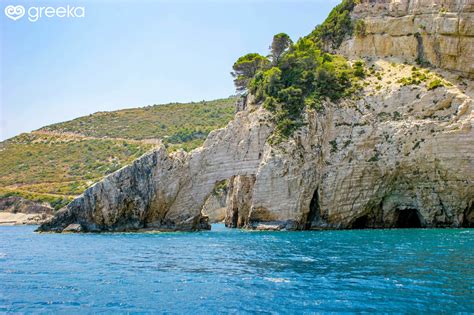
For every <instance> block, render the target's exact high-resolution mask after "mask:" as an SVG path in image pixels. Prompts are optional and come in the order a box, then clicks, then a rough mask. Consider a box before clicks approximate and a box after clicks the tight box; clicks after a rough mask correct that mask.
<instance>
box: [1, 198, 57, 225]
mask: <svg viewBox="0 0 474 315" xmlns="http://www.w3.org/2000/svg"><path fill="white" fill-rule="evenodd" d="M53 213H54V209H53V208H51V207H50V206H49V205H48V204H46V203H41V202H35V201H31V200H27V199H24V198H21V197H17V196H10V197H4V198H0V225H22V224H41V223H43V222H45V221H47V220H48V219H51V217H52V216H53Z"/></svg>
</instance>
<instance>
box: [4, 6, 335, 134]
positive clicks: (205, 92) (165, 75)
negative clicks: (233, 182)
mask: <svg viewBox="0 0 474 315" xmlns="http://www.w3.org/2000/svg"><path fill="white" fill-rule="evenodd" d="M337 3H339V0H240V1H238V0H204V1H198V0H194V1H191V0H187V1H184V0H162V1H151V0H134V1H132V0H129V1H120V0H119V1H112V0H95V1H74V0H69V1H64V0H58V1H41V0H37V1H16V0H0V4H1V5H0V8H1V12H0V23H1V24H0V62H1V63H0V83H1V85H0V141H1V140H5V139H7V138H10V137H13V136H15V135H18V134H20V133H22V132H29V131H32V130H35V129H38V128H40V127H42V126H45V125H49V124H52V123H56V122H61V121H66V120H70V119H74V118H77V117H80V116H84V115H89V114H91V113H94V112H97V111H110V110H117V109H122V108H130V107H142V106H147V105H152V104H165V103H170V102H188V101H201V100H212V99H217V98H224V97H227V96H229V95H232V94H235V89H234V86H233V82H232V77H231V76H230V71H231V68H232V64H233V63H234V62H235V60H236V59H237V58H238V57H240V56H242V55H244V54H246V53H249V52H258V53H261V54H268V46H269V45H270V43H271V40H272V37H273V35H274V34H277V33H280V32H285V33H287V34H288V35H290V36H291V38H292V39H293V40H297V39H298V38H299V37H301V36H304V35H306V34H308V33H309V32H311V31H312V30H313V28H314V27H315V26H316V25H317V24H319V23H321V22H322V21H323V20H324V19H325V18H326V16H327V14H328V13H329V11H330V10H331V9H332V8H333V7H334V6H335V5H336V4H337ZM17 5H21V6H23V8H24V9H25V10H24V11H25V13H24V15H23V16H21V9H19V8H18V7H16V6H17ZM68 5H69V10H71V8H76V10H74V11H70V14H69V16H67V13H64V12H62V11H61V10H62V9H59V11H56V9H58V8H59V7H64V8H65V10H67V6H68ZM9 6H15V8H16V9H19V10H20V11H8V12H9V14H10V17H8V16H7V12H6V9H7V7H9ZM41 7H43V8H46V7H52V8H53V9H50V11H48V12H46V11H45V10H46V9H43V11H41ZM15 8H13V9H15ZM81 8H84V9H83V12H82V9H81ZM51 10H53V11H54V13H51ZM40 12H41V16H40V14H39V13H40ZM48 15H49V16H48ZM63 15H64V16H63ZM20 16H21V17H20ZM11 17H13V18H16V20H14V19H12V18H11Z"/></svg>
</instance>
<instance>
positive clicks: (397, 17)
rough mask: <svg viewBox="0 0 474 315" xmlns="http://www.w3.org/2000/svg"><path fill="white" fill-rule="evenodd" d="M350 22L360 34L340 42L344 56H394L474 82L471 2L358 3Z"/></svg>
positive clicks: (411, 0) (473, 4)
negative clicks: (360, 29)
mask: <svg viewBox="0 0 474 315" xmlns="http://www.w3.org/2000/svg"><path fill="white" fill-rule="evenodd" d="M352 18H353V20H363V21H364V24H365V31H364V32H362V33H359V34H358V35H356V36H354V37H353V38H351V39H349V40H347V41H345V42H344V43H343V44H342V46H341V47H340V49H339V50H338V52H340V53H342V54H344V55H346V56H349V57H351V58H358V57H359V56H374V57H382V58H386V57H399V58H401V59H403V60H406V61H408V62H414V61H418V62H421V63H429V64H431V65H434V66H436V67H440V68H443V69H446V70H450V71H455V72H457V73H459V74H461V75H463V76H466V77H470V78H474V27H473V25H474V1H473V0H362V1H361V3H360V4H359V5H356V6H355V8H354V10H353V12H352ZM363 29H364V28H363Z"/></svg>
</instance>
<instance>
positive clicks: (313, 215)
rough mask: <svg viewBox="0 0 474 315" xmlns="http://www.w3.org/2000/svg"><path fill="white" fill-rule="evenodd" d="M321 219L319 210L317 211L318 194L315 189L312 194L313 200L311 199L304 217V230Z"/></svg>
mask: <svg viewBox="0 0 474 315" xmlns="http://www.w3.org/2000/svg"><path fill="white" fill-rule="evenodd" d="M320 217H321V210H320V209H319V193H318V189H316V190H315V191H314V193H313V198H311V203H310V204H309V212H308V216H307V217H306V224H305V229H307V230H308V229H311V227H312V226H313V223H317V222H318V221H319V220H320Z"/></svg>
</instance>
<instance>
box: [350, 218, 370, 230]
mask: <svg viewBox="0 0 474 315" xmlns="http://www.w3.org/2000/svg"><path fill="white" fill-rule="evenodd" d="M368 222H369V216H367V215H363V216H361V217H358V218H357V219H355V220H354V222H352V225H351V228H353V229H356V230H362V229H366V228H367V227H368V226H367V225H368Z"/></svg>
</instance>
